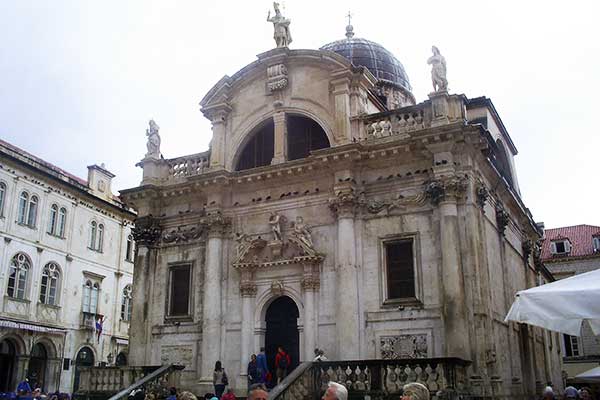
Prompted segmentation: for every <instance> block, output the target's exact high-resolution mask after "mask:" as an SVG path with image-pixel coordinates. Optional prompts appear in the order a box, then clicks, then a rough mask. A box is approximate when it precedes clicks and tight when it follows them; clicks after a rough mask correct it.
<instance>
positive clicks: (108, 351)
mask: <svg viewBox="0 0 600 400" xmlns="http://www.w3.org/2000/svg"><path fill="white" fill-rule="evenodd" d="M113 177H114V175H113V174H111V173H110V172H109V171H108V170H106V168H105V167H104V166H98V165H91V166H89V167H88V179H87V180H85V179H81V178H78V177H77V176H74V175H72V174H70V173H68V172H66V171H64V170H62V169H60V168H58V167H56V166H54V165H52V164H50V163H48V162H46V161H44V160H42V159H40V158H38V157H36V156H34V155H32V154H30V153H28V152H26V151H24V150H22V149H19V148H17V147H16V146H13V145H11V144H10V143H7V142H4V141H1V140H0V237H1V239H0V392H5V391H14V390H15V388H16V386H17V383H18V382H20V381H22V380H23V379H24V378H25V377H28V378H29V379H30V382H31V385H32V386H39V387H41V388H42V389H43V390H44V391H55V390H60V391H63V392H68V393H71V392H72V391H74V387H75V388H76V387H77V385H78V368H79V367H80V366H84V365H99V364H100V363H109V364H114V363H119V364H123V363H127V347H128V329H129V321H130V315H131V306H132V299H131V293H132V289H131V283H132V274H133V255H134V242H133V237H132V235H131V228H132V222H133V219H134V217H135V215H134V214H133V213H132V212H131V211H130V210H128V209H127V208H125V207H124V206H123V204H122V203H121V202H120V201H119V199H118V198H116V197H114V196H113V194H112V191H111V180H112V178H113ZM101 318H103V323H102V332H101V334H100V335H98V329H96V322H97V321H98V320H99V319H101Z"/></svg>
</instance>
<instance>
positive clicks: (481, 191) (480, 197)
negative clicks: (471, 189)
mask: <svg viewBox="0 0 600 400" xmlns="http://www.w3.org/2000/svg"><path fill="white" fill-rule="evenodd" d="M475 197H476V200H475V201H476V202H477V205H478V206H479V207H481V208H484V207H485V203H486V202H487V199H488V197H490V192H489V191H488V189H487V187H485V185H484V184H483V183H481V182H480V183H479V184H478V185H477V188H476V189H475Z"/></svg>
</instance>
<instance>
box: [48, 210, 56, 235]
mask: <svg viewBox="0 0 600 400" xmlns="http://www.w3.org/2000/svg"><path fill="white" fill-rule="evenodd" d="M57 222H58V206H57V205H56V204H52V206H51V207H50V220H49V221H48V233H49V234H51V235H56V226H57Z"/></svg>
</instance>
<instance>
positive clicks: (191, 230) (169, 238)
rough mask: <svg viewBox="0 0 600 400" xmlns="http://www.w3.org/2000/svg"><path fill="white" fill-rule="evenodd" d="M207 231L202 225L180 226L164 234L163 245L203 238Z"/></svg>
mask: <svg viewBox="0 0 600 400" xmlns="http://www.w3.org/2000/svg"><path fill="white" fill-rule="evenodd" d="M204 232H205V229H204V227H203V226H202V225H200V224H198V225H188V226H183V227H182V226H178V227H177V228H174V229H170V230H168V231H166V232H163V235H162V241H163V243H184V242H188V241H191V240H196V239H199V238H200V237H202V235H203V233H204Z"/></svg>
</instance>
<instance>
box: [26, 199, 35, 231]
mask: <svg viewBox="0 0 600 400" xmlns="http://www.w3.org/2000/svg"><path fill="white" fill-rule="evenodd" d="M37 208H38V198H37V196H31V198H30V199H29V209H28V210H27V225H29V226H30V227H32V228H33V227H34V226H35V221H36V219H37Z"/></svg>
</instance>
